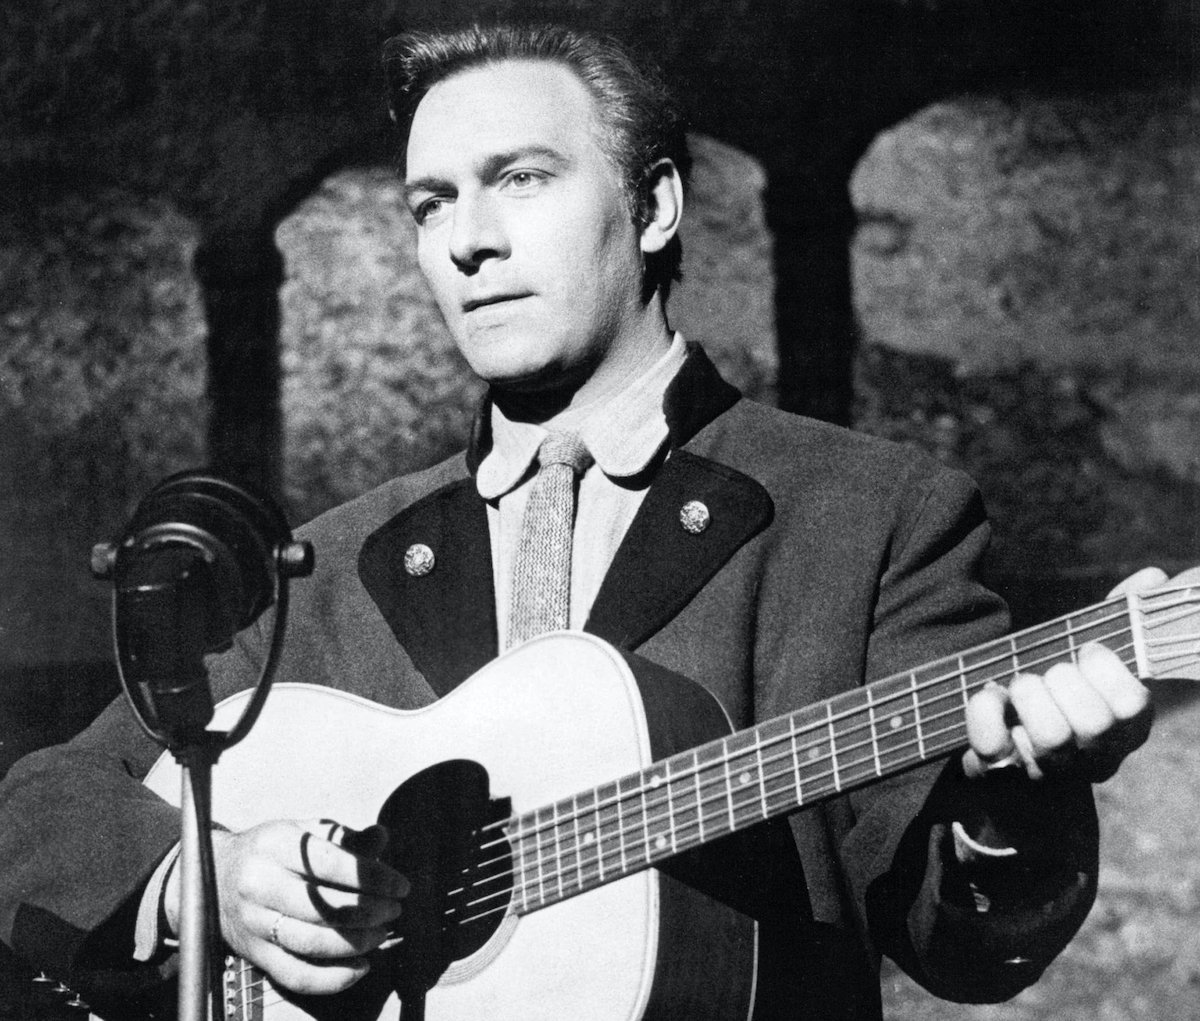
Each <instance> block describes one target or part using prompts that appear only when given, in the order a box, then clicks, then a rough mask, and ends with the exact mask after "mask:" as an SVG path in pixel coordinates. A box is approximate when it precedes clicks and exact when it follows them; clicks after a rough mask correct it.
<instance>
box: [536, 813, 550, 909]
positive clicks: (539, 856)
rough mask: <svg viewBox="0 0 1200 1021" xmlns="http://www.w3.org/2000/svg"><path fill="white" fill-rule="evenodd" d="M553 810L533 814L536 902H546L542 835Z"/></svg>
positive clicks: (544, 854) (544, 851)
mask: <svg viewBox="0 0 1200 1021" xmlns="http://www.w3.org/2000/svg"><path fill="white" fill-rule="evenodd" d="M552 811H553V808H552V807H551V808H539V809H538V810H537V811H536V812H534V813H533V828H534V834H535V839H534V847H535V851H534V854H535V857H536V861H537V894H538V900H540V901H542V902H545V900H546V869H545V860H546V850H547V848H546V847H545V846H544V845H543V841H542V834H543V833H545V832H546V823H547V820H548V819H549V818H550V813H551V812H552Z"/></svg>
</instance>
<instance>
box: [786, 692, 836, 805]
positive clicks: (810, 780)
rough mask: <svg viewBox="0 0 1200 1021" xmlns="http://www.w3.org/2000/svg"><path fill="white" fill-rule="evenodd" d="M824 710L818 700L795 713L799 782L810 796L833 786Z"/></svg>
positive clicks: (828, 789)
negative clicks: (797, 733) (798, 746)
mask: <svg viewBox="0 0 1200 1021" xmlns="http://www.w3.org/2000/svg"><path fill="white" fill-rule="evenodd" d="M824 716H825V713H824V711H823V707H822V706H821V705H820V704H818V705H815V706H808V707H807V708H804V709H801V710H800V711H799V712H797V713H796V714H795V717H796V721H797V723H798V724H799V726H798V728H797V729H798V731H799V735H800V749H799V755H798V756H797V758H796V762H797V769H798V772H799V774H800V779H799V781H798V786H802V787H803V789H804V790H806V791H807V792H808V796H809V799H810V800H811V799H812V798H815V797H819V796H820V795H822V794H828V793H832V792H833V790H834V789H835V788H834V786H833V784H832V782H831V780H832V775H831V773H830V761H829V760H830V748H829V738H828V736H827V735H826V734H825V721H824Z"/></svg>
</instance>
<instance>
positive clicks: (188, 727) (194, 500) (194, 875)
mask: <svg viewBox="0 0 1200 1021" xmlns="http://www.w3.org/2000/svg"><path fill="white" fill-rule="evenodd" d="M312 568H313V551H312V546H311V545H310V544H308V543H307V542H294V541H293V540H292V534H291V530H290V528H289V527H288V523H287V519H286V518H285V517H284V515H283V512H282V511H281V510H280V509H279V508H278V506H277V505H276V504H275V503H274V502H273V501H272V500H271V499H270V498H269V497H267V496H265V495H263V494H262V493H259V492H257V491H255V490H253V489H251V488H249V487H247V486H244V485H241V484H238V483H235V482H233V481H231V480H230V479H227V478H224V477H222V476H220V475H217V474H215V473H212V472H207V471H188V472H181V473H179V474H177V475H172V476H171V477H170V478H168V479H165V480H164V481H162V482H160V483H159V484H158V485H157V486H155V487H154V488H153V489H152V490H151V491H150V492H149V493H148V494H147V495H146V496H145V498H144V499H143V500H142V501H141V503H139V504H138V506H137V509H136V510H135V511H134V514H133V517H132V519H131V520H130V522H129V525H128V526H127V528H126V530H125V534H124V535H123V536H122V538H121V539H120V540H119V541H118V542H109V543H99V544H97V545H96V546H95V547H94V548H93V550H92V573H93V574H94V575H95V576H96V577H97V578H101V579H104V580H109V581H112V583H113V604H112V607H113V608H112V629H113V646H114V650H115V658H116V662H117V672H118V674H119V675H120V678H121V687H122V688H123V690H124V692H125V696H126V698H127V699H128V701H129V705H130V707H131V708H132V710H133V714H134V717H135V718H136V719H137V721H138V723H139V724H140V725H141V727H142V729H143V730H144V731H145V732H146V734H147V735H149V736H150V738H151V739H152V740H154V741H156V742H158V743H159V744H160V745H162V746H164V747H165V748H167V749H169V750H170V752H171V753H172V755H174V756H175V758H176V759H177V760H178V761H179V764H180V766H181V767H182V791H181V807H182V810H183V815H182V822H181V839H180V843H181V852H180V890H181V892H180V897H181V903H180V932H179V944H180V979H179V1017H180V1018H181V1019H186V1021H205V1019H206V1018H207V1017H208V1009H207V1008H208V992H207V987H208V983H209V939H210V936H211V935H212V934H215V932H216V925H215V918H216V903H215V891H216V884H215V880H214V874H213V861H212V838H211V824H212V812H211V806H210V800H211V790H212V767H213V765H214V764H215V763H216V761H217V759H218V757H219V756H220V754H221V752H223V751H224V750H225V749H226V748H229V747H231V746H232V745H234V744H236V743H237V742H238V741H240V740H241V739H242V738H243V737H245V736H246V734H247V733H248V732H249V730H250V728H251V726H253V724H254V721H255V720H256V719H257V718H258V714H259V713H260V712H261V711H262V707H263V704H264V703H265V701H266V697H267V693H268V691H269V690H270V686H271V680H272V678H273V676H274V672H275V666H276V664H277V662H278V659H279V652H280V650H281V649H282V647H283V639H284V635H285V632H286V627H287V610H288V580H289V579H290V578H299V577H305V576H307V575H309V574H311V573H312ZM272 604H274V606H275V612H274V615H273V618H272V623H271V628H272V630H271V642H270V646H269V652H268V654H267V658H266V661H265V663H264V665H263V668H262V672H261V674H260V676H259V679H258V683H257V685H256V687H255V690H254V694H253V695H252V697H251V699H250V701H249V703H248V704H247V706H246V709H245V710H244V711H243V713H242V715H241V717H239V719H238V720H237V721H236V723H235V724H234V725H233V727H231V728H230V730H228V731H225V732H221V731H211V730H208V729H206V728H207V726H208V724H209V723H210V722H211V720H212V718H213V709H214V706H213V698H212V691H211V688H210V685H209V678H208V671H207V669H206V667H205V664H204V657H205V656H207V655H209V654H211V653H214V652H222V651H224V650H225V649H228V648H229V647H230V645H231V644H232V643H233V639H234V636H235V635H236V634H237V633H238V632H239V631H241V630H242V629H243V628H246V627H248V626H249V625H251V624H252V623H254V621H255V620H257V619H258V618H259V617H260V616H261V615H262V613H263V612H264V611H265V610H266V609H267V608H268V607H270V606H271V605H272Z"/></svg>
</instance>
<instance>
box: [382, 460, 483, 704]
mask: <svg viewBox="0 0 1200 1021" xmlns="http://www.w3.org/2000/svg"><path fill="white" fill-rule="evenodd" d="M417 546H425V547H427V548H428V549H429V550H430V551H431V552H432V554H433V562H432V568H431V569H430V570H428V571H427V572H425V573H422V571H421V569H420V567H415V569H414V565H413V564H411V563H410V564H409V565H406V563H405V557H406V555H407V554H408V552H409V551H410V550H412V549H413V548H414V547H417ZM358 573H359V577H360V578H361V579H362V583H363V585H364V586H365V587H366V589H367V592H368V593H369V594H370V596H371V598H372V599H373V600H374V601H375V604H376V605H377V606H378V607H379V610H380V612H381V613H382V614H383V616H384V619H385V620H387V622H388V626H389V627H390V628H391V629H392V632H393V634H395V636H396V639H397V640H398V641H399V642H400V644H401V645H402V646H403V647H404V650H405V651H406V652H407V653H408V656H409V658H410V659H411V660H412V661H413V665H414V666H415V667H416V668H417V669H418V670H419V671H421V673H422V674H423V675H424V676H425V679H426V680H427V681H428V682H429V684H430V686H431V687H432V688H433V689H434V691H435V692H437V694H438V696H439V697H440V696H442V695H445V694H446V693H447V692H448V691H450V690H451V689H452V688H454V687H455V686H456V685H458V684H460V683H461V682H462V681H464V680H466V678H467V677H469V676H470V675H471V674H473V673H474V672H475V671H476V670H478V669H479V668H480V667H482V666H484V665H485V664H486V663H488V662H489V661H490V660H492V659H495V657H496V655H497V652H498V649H497V644H496V599H495V596H494V593H493V583H492V551H491V543H490V539H489V537H488V522H487V505H486V504H485V503H484V501H483V500H482V499H480V497H479V494H478V493H477V492H476V489H475V480H474V479H472V478H466V479H461V480H459V481H457V482H452V483H450V484H449V485H447V486H443V487H442V488H441V489H438V490H435V491H434V492H432V493H430V494H429V495H428V496H425V497H423V498H422V499H421V500H418V501H417V502H416V503H414V504H413V505H412V506H411V507H408V508H407V509H405V510H404V511H401V513H399V514H398V515H396V517H394V518H392V519H391V520H390V521H388V522H387V523H386V524H384V525H383V526H382V527H381V528H379V529H377V530H376V531H375V532H373V533H372V534H371V535H370V536H369V537H368V538H367V541H366V542H365V543H364V544H363V547H362V550H361V552H360V553H359V557H358Z"/></svg>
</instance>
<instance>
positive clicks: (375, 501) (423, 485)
mask: <svg viewBox="0 0 1200 1021" xmlns="http://www.w3.org/2000/svg"><path fill="white" fill-rule="evenodd" d="M470 477H471V476H470V473H469V472H468V471H467V465H466V456H465V454H464V453H462V452H459V453H457V454H453V455H451V456H450V457H448V458H446V459H445V460H444V461H440V462H439V463H437V464H435V465H432V466H431V467H429V468H425V469H423V470H421V471H417V472H412V473H411V474H408V475H399V476H397V477H396V478H394V479H389V480H388V481H387V482H384V483H383V484H381V485H379V486H376V487H375V488H374V489H371V490H369V491H367V492H366V493H363V494H362V495H361V496H358V497H355V498H354V499H352V500H348V501H347V502H346V503H343V504H339V505H338V506H336V507H333V508H332V509H330V510H327V511H325V512H324V513H323V514H320V515H318V516H317V517H315V518H313V519H312V520H311V521H309V522H308V523H307V524H305V525H303V526H302V527H301V528H299V529H298V530H297V536H298V537H299V538H302V539H309V540H310V541H312V542H314V543H318V544H321V545H326V546H340V545H342V544H349V545H350V546H352V547H353V548H354V549H357V548H358V546H359V545H361V542H362V540H363V539H364V538H365V537H366V536H367V535H369V534H370V533H371V532H373V531H374V530H375V529H377V528H378V527H379V526H380V525H382V524H384V523H385V522H387V521H390V520H391V519H392V518H393V517H395V516H396V515H397V514H399V513H400V512H401V511H403V510H405V508H407V507H409V506H411V505H412V504H414V503H416V502H417V501H418V500H420V499H422V498H423V497H425V496H428V495H429V494H430V493H433V492H436V491H437V490H438V489H441V488H443V487H444V486H448V485H452V484H454V483H456V482H462V481H464V480H467V479H469V478H470Z"/></svg>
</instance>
